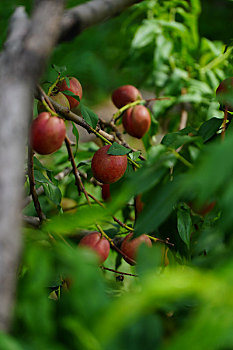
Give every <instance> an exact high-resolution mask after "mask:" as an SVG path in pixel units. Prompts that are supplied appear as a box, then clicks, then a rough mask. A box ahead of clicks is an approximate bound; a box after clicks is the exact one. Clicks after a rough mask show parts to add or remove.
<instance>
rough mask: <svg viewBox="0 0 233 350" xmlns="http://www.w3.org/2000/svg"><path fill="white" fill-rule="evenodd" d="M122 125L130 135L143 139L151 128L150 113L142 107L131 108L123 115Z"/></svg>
mask: <svg viewBox="0 0 233 350" xmlns="http://www.w3.org/2000/svg"><path fill="white" fill-rule="evenodd" d="M122 123H123V126H124V129H125V131H127V133H128V134H129V135H131V136H134V137H137V138H138V139H141V138H142V137H143V136H144V135H145V133H146V132H147V131H148V130H149V128H150V124H151V118H150V112H149V110H148V109H147V108H146V107H145V106H142V105H137V106H135V107H131V108H129V109H127V111H125V113H124V114H123V118H122Z"/></svg>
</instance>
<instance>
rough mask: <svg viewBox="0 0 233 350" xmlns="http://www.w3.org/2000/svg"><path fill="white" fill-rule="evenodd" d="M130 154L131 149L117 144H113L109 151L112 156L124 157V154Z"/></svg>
mask: <svg viewBox="0 0 233 350" xmlns="http://www.w3.org/2000/svg"><path fill="white" fill-rule="evenodd" d="M129 152H130V149H128V148H126V147H124V146H122V145H119V143H117V142H113V144H112V146H111V147H110V148H109V150H108V152H107V153H108V154H111V155H112V156H123V155H124V154H128V153H129Z"/></svg>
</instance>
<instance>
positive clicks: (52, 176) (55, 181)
mask: <svg viewBox="0 0 233 350" xmlns="http://www.w3.org/2000/svg"><path fill="white" fill-rule="evenodd" d="M46 173H47V175H48V178H49V180H51V181H52V183H53V184H54V185H55V186H57V185H58V183H59V181H58V180H57V179H56V178H55V177H54V175H53V172H52V171H46Z"/></svg>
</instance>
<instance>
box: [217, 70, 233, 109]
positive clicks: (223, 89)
mask: <svg viewBox="0 0 233 350" xmlns="http://www.w3.org/2000/svg"><path fill="white" fill-rule="evenodd" d="M224 94H228V95H231V96H232V99H231V100H230V101H229V96H224ZM216 97H217V99H218V101H219V103H220V104H222V105H223V106H224V108H227V110H228V111H231V112H233V77H230V78H227V79H225V80H223V81H222V82H221V83H220V84H219V86H218V88H217V90H216Z"/></svg>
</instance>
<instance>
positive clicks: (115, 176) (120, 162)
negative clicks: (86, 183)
mask: <svg viewBox="0 0 233 350" xmlns="http://www.w3.org/2000/svg"><path fill="white" fill-rule="evenodd" d="M110 146H111V145H106V146H103V147H101V148H99V149H98V151H96V152H95V154H94V157H93V158H92V162H91V169H92V172H93V175H94V177H95V178H96V180H98V181H100V182H102V183H103V184H111V183H114V182H116V181H118V180H119V179H120V178H121V177H122V176H123V175H124V173H125V171H126V168H127V156H126V155H123V156H113V155H110V154H108V153H107V152H108V149H109V148H110Z"/></svg>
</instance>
